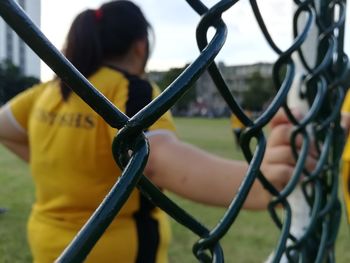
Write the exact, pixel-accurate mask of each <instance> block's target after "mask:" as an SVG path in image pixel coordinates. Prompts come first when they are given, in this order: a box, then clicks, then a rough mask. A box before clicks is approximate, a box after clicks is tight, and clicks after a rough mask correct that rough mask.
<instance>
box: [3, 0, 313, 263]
mask: <svg viewBox="0 0 350 263" xmlns="http://www.w3.org/2000/svg"><path fill="white" fill-rule="evenodd" d="M149 29H150V26H149V23H148V22H147V20H146V19H145V17H144V15H143V14H142V12H141V10H140V9H139V8H138V7H137V6H136V5H135V4H133V3H131V2H129V1H112V2H109V3H106V4H104V5H102V6H101V7H100V8H99V9H98V10H86V11H83V12H82V13H81V14H79V15H78V16H77V18H76V19H75V20H74V22H73V24H72V26H71V28H70V31H69V34H68V37H67V42H66V46H65V48H64V54H65V55H66V57H67V58H68V59H69V60H70V61H71V62H72V64H73V65H74V66H75V67H76V68H77V69H78V70H79V71H80V72H81V73H82V74H83V75H84V76H85V77H87V78H88V79H89V81H90V82H91V83H92V84H93V85H94V86H95V87H96V88H97V89H99V90H100V91H101V92H102V93H103V94H104V95H105V96H106V97H107V98H108V99H109V100H110V101H111V102H113V103H114V104H115V105H116V106H117V107H118V108H119V109H121V110H122V111H123V112H125V113H126V114H127V115H128V116H129V117H131V116H133V115H134V114H135V113H136V112H138V111H139V110H140V109H142V108H143V107H144V106H145V105H146V104H147V103H149V102H150V101H151V100H152V99H153V98H154V97H155V96H157V94H158V90H157V88H156V87H154V86H153V85H151V84H150V82H148V81H147V80H145V79H144V78H143V75H144V69H145V65H146V62H147V60H148V53H149V41H148V31H149ZM174 131H175V127H174V125H173V121H172V118H171V115H170V113H166V114H165V115H164V116H162V117H161V118H160V119H159V120H158V121H157V122H156V123H155V124H154V125H152V126H151V127H149V128H148V129H147V130H146V131H145V132H146V136H147V137H148V140H149V143H150V156H149V161H148V163H147V166H146V169H145V171H144V172H145V175H146V176H148V177H149V178H150V179H151V180H152V181H153V183H155V184H156V185H157V186H159V187H160V188H164V189H168V190H170V191H172V192H175V193H177V194H179V195H181V196H184V197H187V198H189V199H191V200H194V201H198V202H201V203H204V204H209V205H217V206H228V205H229V204H230V202H231V200H232V199H233V197H234V195H235V192H236V191H237V189H238V187H239V185H240V183H241V181H242V179H243V177H244V175H245V173H246V171H247V167H248V166H247V164H246V163H245V162H241V161H233V160H227V159H223V158H219V157H217V156H214V155H211V154H209V153H207V152H204V151H202V150H200V149H197V148H195V147H193V146H190V145H188V144H186V143H183V142H181V141H179V140H178V139H177V137H176V135H175V133H174ZM290 131H291V125H290V124H288V123H287V121H286V118H285V117H284V116H282V115H278V116H277V117H276V119H275V126H273V129H272V131H271V133H272V136H271V138H270V139H269V141H268V145H267V150H266V156H265V158H264V161H263V165H262V167H261V169H262V170H263V172H264V173H265V175H266V176H267V178H268V179H269V180H270V181H271V182H272V183H273V184H274V185H275V186H276V187H277V188H278V189H281V188H282V187H283V186H284V185H285V184H286V183H287V182H288V180H289V178H290V176H291V174H292V170H293V165H294V158H293V156H292V153H291V150H290V147H289V145H288V143H289V134H290ZM115 134H116V130H115V129H113V128H111V127H109V126H108V125H107V124H106V123H105V122H104V121H103V120H102V118H101V117H100V116H99V115H98V114H97V113H96V112H94V111H93V110H92V109H90V108H89V107H88V106H87V105H86V104H85V103H84V102H83V101H82V100H81V99H80V98H79V97H78V96H77V95H76V94H74V93H72V92H71V90H70V89H69V88H68V87H67V86H66V85H65V84H64V83H63V81H61V80H60V79H59V78H56V79H54V80H52V81H49V82H47V83H43V84H39V85H37V86H35V87H33V88H31V89H28V90H27V91H25V92H23V93H21V94H19V95H18V96H16V97H15V98H14V99H12V100H11V101H10V102H9V103H7V104H6V105H5V106H3V107H2V108H1V109H0V141H1V143H2V144H4V145H5V146H6V147H8V148H9V149H10V150H11V151H13V152H14V153H16V154H17V155H18V156H19V157H21V158H22V159H24V160H26V161H28V162H29V164H30V169H31V174H32V176H33V180H34V182H35V193H36V194H35V198H36V200H35V203H34V205H33V208H32V212H31V215H30V218H29V222H28V240H29V244H30V249H31V252H32V255H33V259H34V262H37V263H49V262H50V263H51V262H53V261H54V260H55V259H56V258H57V257H58V256H59V255H60V254H61V252H62V251H63V250H64V248H65V247H66V246H67V245H68V244H69V243H70V241H71V240H72V239H73V238H74V236H75V235H76V233H77V232H78V231H79V229H80V228H81V227H82V225H83V224H84V223H85V222H86V220H87V219H88V218H89V216H90V215H91V214H92V213H93V211H94V210H95V209H96V208H97V206H98V205H99V203H100V202H101V201H102V199H103V198H104V196H105V195H106V194H107V193H108V191H109V190H110V188H111V187H112V186H113V184H114V183H115V182H116V180H117V178H118V176H120V174H121V171H120V170H119V168H118V166H117V165H116V164H115V162H114V160H113V157H112V154H111V144H112V140H113V138H114V136H115ZM308 164H309V166H312V165H313V164H314V160H313V159H312V158H311V157H310V158H309V162H308ZM213 174H215V176H213ZM269 199H270V196H269V195H268V194H267V192H266V191H265V190H264V189H263V187H262V186H261V185H260V183H259V182H255V184H254V186H253V188H252V190H251V192H250V195H249V196H248V198H247V200H246V202H245V204H244V206H245V208H250V209H262V208H265V207H266V204H267V203H268V201H269ZM169 240H170V230H169V225H168V220H167V216H166V214H165V213H164V212H162V211H161V210H160V209H158V208H157V207H154V206H153V205H152V204H151V203H150V202H149V201H148V200H147V199H146V198H144V197H143V196H142V195H141V194H140V192H139V191H138V190H137V189H135V190H134V192H133V193H132V195H131V197H130V198H129V200H128V201H127V203H126V204H125V205H124V207H123V209H122V210H121V211H120V212H119V214H118V216H117V217H116V218H115V220H114V221H113V223H112V224H111V226H110V227H109V228H108V229H107V230H106V232H105V233H104V235H103V236H102V238H101V239H100V240H99V241H98V243H97V244H96V246H95V247H94V248H93V250H92V251H91V253H90V254H89V256H88V258H87V260H86V262H124V263H131V262H142V263H145V262H146V263H147V262H167V249H168V244H169Z"/></svg>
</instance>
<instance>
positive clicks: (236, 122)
mask: <svg viewBox="0 0 350 263" xmlns="http://www.w3.org/2000/svg"><path fill="white" fill-rule="evenodd" d="M230 121H231V128H232V129H243V128H244V127H245V125H244V124H243V123H242V122H241V121H240V120H239V119H238V118H237V116H236V115H235V114H231V117H230Z"/></svg>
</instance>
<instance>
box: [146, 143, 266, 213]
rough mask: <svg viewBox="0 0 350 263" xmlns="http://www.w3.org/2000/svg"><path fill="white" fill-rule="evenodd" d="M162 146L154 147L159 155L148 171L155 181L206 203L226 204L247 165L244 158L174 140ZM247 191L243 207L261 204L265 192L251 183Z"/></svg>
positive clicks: (263, 205) (173, 190)
mask: <svg viewBox="0 0 350 263" xmlns="http://www.w3.org/2000/svg"><path fill="white" fill-rule="evenodd" d="M163 146H164V147H158V149H156V150H157V151H158V152H157V156H158V157H157V158H159V159H158V160H157V162H156V163H155V165H156V166H154V167H153V168H154V169H153V171H152V173H150V179H151V180H152V181H153V182H154V183H155V184H157V185H158V186H159V187H162V188H165V189H168V190H169V191H172V192H174V193H176V194H178V195H180V196H182V197H185V198H188V199H191V200H193V201H196V202H200V203H204V204H208V205H214V206H225V207H227V206H228V205H229V204H230V203H231V202H232V200H233V198H234V197H235V195H236V194H237V191H238V188H239V186H240V184H241V182H242V181H243V179H244V176H245V174H246V171H247V168H248V165H247V164H246V163H245V162H241V161H232V160H227V159H223V158H220V157H217V156H214V155H212V154H209V153H207V152H205V151H202V150H200V149H198V148H196V147H193V146H191V145H188V144H185V143H182V142H179V141H177V140H174V141H172V142H171V143H167V144H164V145H163ZM170 149H171V150H170ZM151 153H152V146H151ZM151 158H152V154H151ZM250 192H251V193H250V194H249V196H248V198H247V200H246V202H245V204H244V207H245V208H249V209H262V208H265V207H266V204H267V200H268V195H267V193H266V191H265V190H264V189H263V188H262V187H261V185H260V184H259V183H258V182H256V183H254V185H253V187H252V189H251V191H250Z"/></svg>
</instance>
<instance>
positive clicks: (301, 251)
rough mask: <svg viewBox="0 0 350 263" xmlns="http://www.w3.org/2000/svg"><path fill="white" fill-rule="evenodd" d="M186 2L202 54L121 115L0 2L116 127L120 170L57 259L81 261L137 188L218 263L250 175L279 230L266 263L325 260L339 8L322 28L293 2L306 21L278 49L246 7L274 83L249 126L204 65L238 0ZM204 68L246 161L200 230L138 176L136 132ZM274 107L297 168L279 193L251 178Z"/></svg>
mask: <svg viewBox="0 0 350 263" xmlns="http://www.w3.org/2000/svg"><path fill="white" fill-rule="evenodd" d="M187 2H188V4H189V5H190V6H191V7H192V8H193V9H194V10H195V11H196V12H197V13H198V14H199V15H201V20H200V22H199V24H198V27H197V42H198V46H199V49H200V51H201V53H200V55H199V56H198V58H197V59H196V60H195V61H194V62H192V63H191V64H190V65H189V66H188V67H187V68H186V69H185V70H184V71H183V73H182V74H181V75H180V76H179V78H178V79H177V80H176V81H174V82H173V83H172V84H171V85H169V87H168V88H167V89H166V90H165V91H164V92H163V93H162V94H161V95H160V96H159V97H157V99H155V100H154V101H152V102H151V103H150V104H149V105H147V106H146V107H145V108H143V109H142V110H141V111H140V112H138V113H137V114H136V115H135V116H134V117H132V118H130V119H129V118H128V117H126V116H125V115H124V114H123V113H122V112H121V111H119V110H118V109H117V108H116V107H115V106H114V105H113V104H112V103H111V102H109V101H108V100H107V99H106V98H105V97H104V96H103V95H102V94H100V93H99V92H98V91H97V90H96V89H95V88H94V87H93V86H92V85H91V84H90V83H89V82H88V81H87V80H86V79H85V78H84V77H83V76H82V75H81V74H80V73H79V72H78V71H77V70H76V69H74V67H73V66H72V65H71V64H70V63H69V62H68V61H67V60H66V59H65V58H64V57H63V56H62V55H61V54H60V52H59V51H57V49H56V48H55V47H54V46H53V45H52V44H51V43H50V42H49V41H48V40H47V39H46V38H45V36H44V35H43V34H42V33H41V32H40V30H38V29H37V28H36V27H35V25H34V24H33V23H32V22H31V21H30V19H29V18H28V17H27V16H26V15H25V13H24V12H23V11H22V10H21V9H20V8H19V7H18V6H17V4H16V3H15V2H14V1H11V0H2V1H1V2H0V15H1V16H2V17H3V19H4V20H5V21H6V22H7V23H8V24H9V25H10V26H11V27H12V28H13V29H14V30H15V31H16V32H17V34H18V35H19V36H20V37H21V38H22V39H23V40H24V41H25V42H26V43H27V44H28V45H29V46H30V47H31V48H32V49H33V50H34V51H35V52H36V53H37V54H38V55H39V56H40V57H41V58H42V59H43V61H45V62H46V63H47V64H48V65H49V66H50V67H51V68H52V69H53V70H54V71H55V72H56V74H57V75H58V76H59V77H60V78H61V79H62V80H64V82H65V83H66V84H67V85H68V86H70V87H71V88H72V89H73V90H74V91H75V92H76V93H77V94H78V95H79V96H80V97H81V98H82V99H83V100H84V101H85V102H86V103H87V104H88V105H89V106H90V107H91V108H92V109H94V110H95V111H96V112H97V113H98V114H99V115H100V116H101V117H102V118H103V119H104V120H105V121H106V122H107V123H108V124H109V125H110V126H112V127H114V128H117V129H119V132H118V134H117V135H116V137H115V140H114V142H113V146H112V149H113V155H114V158H115V160H116V162H117V163H118V165H119V166H120V167H121V169H122V170H123V173H122V176H121V177H120V179H119V180H118V182H116V184H115V186H114V187H113V188H112V190H111V191H110V193H109V194H108V195H107V197H106V198H105V200H104V201H103V203H102V204H101V205H100V207H99V208H98V209H97V210H96V211H95V213H94V214H93V215H92V217H91V218H90V220H89V221H88V222H87V224H86V225H85V226H84V227H83V228H82V230H81V231H80V232H79V234H78V235H77V236H76V238H75V239H74V240H73V241H72V243H71V244H70V245H69V246H68V247H67V249H66V250H65V251H64V253H63V254H62V255H61V256H60V258H59V259H58V260H57V261H58V262H82V261H83V260H84V259H85V258H86V256H87V255H88V253H89V252H90V250H91V249H92V248H93V246H94V244H95V243H96V242H97V241H98V239H99V238H100V237H101V235H102V234H103V232H104V230H105V229H106V228H107V227H108V225H109V224H110V223H111V221H112V220H113V219H114V217H115V216H116V215H117V213H118V212H119V210H120V209H121V207H122V206H123V204H124V203H125V201H126V200H127V199H128V196H129V195H130V193H131V191H132V190H133V189H134V188H135V187H138V188H139V189H140V190H141V192H142V193H143V194H144V195H146V196H147V197H148V198H149V199H150V200H152V201H153V202H154V203H155V204H156V205H157V206H159V207H161V208H162V209H163V210H164V211H166V212H167V213H168V214H169V215H170V216H172V217H173V218H174V219H175V220H177V221H178V222H179V223H181V224H183V225H184V226H186V227H187V228H189V229H190V230H191V231H193V232H194V233H195V234H197V235H198V236H199V237H200V240H199V241H198V242H197V243H196V244H195V245H194V247H193V251H194V254H195V256H196V257H197V258H198V260H200V261H201V262H223V261H224V259H223V258H224V255H223V252H222V249H221V247H220V245H219V241H220V239H221V238H222V237H223V236H224V235H225V233H226V232H227V231H228V229H229V228H230V227H231V226H232V224H233V223H234V221H235V219H236V218H237V216H238V213H239V211H240V209H241V208H242V205H243V203H244V201H245V199H246V197H247V195H248V192H249V190H250V189H251V187H252V184H253V183H254V180H255V179H256V178H258V179H259V180H260V181H261V183H262V184H263V185H264V187H265V188H266V189H267V190H268V191H269V192H270V194H271V195H272V196H273V197H274V198H273V200H272V201H271V203H270V205H269V210H270V213H271V216H272V219H273V220H274V222H275V223H276V225H277V227H279V228H280V229H281V235H280V238H279V240H278V243H277V247H276V249H275V252H274V255H273V258H272V262H280V260H281V258H282V256H283V254H284V253H285V254H286V256H287V258H288V260H290V261H291V262H299V259H304V260H309V259H310V260H309V261H306V262H323V260H324V259H327V260H329V261H331V259H332V258H333V250H332V247H333V245H334V241H335V238H336V233H337V227H338V226H339V201H338V199H337V186H338V181H337V172H338V168H337V167H338V161H339V158H340V152H341V147H340V146H339V138H340V137H341V136H339V134H340V132H339V130H340V128H339V109H340V105H341V101H342V98H343V93H344V92H343V89H344V87H343V85H342V83H341V78H342V77H343V76H344V75H345V73H344V74H341V73H343V71H345V69H344V68H345V65H346V63H347V61H346V56H345V54H343V52H342V43H340V42H341V41H342V40H340V41H338V42H336V41H335V34H334V30H335V28H337V30H338V38H339V37H340V36H341V35H342V34H343V25H344V19H343V13H341V12H340V16H339V17H340V18H339V19H338V20H337V21H335V22H334V23H331V25H329V23H327V24H325V23H323V21H321V16H317V15H316V14H317V10H315V7H314V5H313V1H303V2H300V1H295V3H296V4H297V5H298V8H297V10H296V12H295V19H294V23H295V24H296V23H297V21H298V17H299V16H301V15H303V16H306V17H307V22H306V23H305V25H304V27H303V28H301V29H300V28H299V27H298V26H296V25H294V41H293V43H292V44H291V45H290V47H288V49H286V50H285V51H282V50H281V49H279V48H278V47H277V45H276V44H275V43H274V41H273V40H272V38H271V37H270V35H269V33H268V30H267V28H266V26H265V24H264V20H263V18H262V16H261V14H260V12H259V8H258V6H257V4H256V2H255V1H254V0H251V1H250V3H251V6H252V8H253V11H254V14H255V17H256V18H257V21H258V23H259V25H260V27H261V29H262V32H263V34H264V35H265V37H266V39H267V41H268V43H269V44H270V46H271V48H272V49H273V50H274V51H275V52H276V53H277V54H278V55H279V58H278V60H277V61H276V63H275V65H274V68H273V80H274V86H275V88H276V89H277V94H276V96H275V97H274V98H273V100H272V102H271V103H270V105H269V106H268V107H267V109H266V110H265V111H264V112H263V113H262V114H261V115H260V116H259V117H258V118H257V119H256V120H254V121H253V120H251V119H250V118H248V117H247V116H246V115H245V114H244V112H243V110H242V108H241V107H240V106H239V104H238V103H237V101H236V100H235V98H234V97H233V96H232V94H231V92H230V91H229V88H228V86H227V85H226V83H225V81H224V79H223V77H222V76H221V74H220V72H219V70H218V69H217V67H216V65H215V63H214V62H213V61H214V59H215V57H216V56H217V54H218V53H219V51H220V49H221V48H222V46H223V45H224V42H225V39H226V34H227V28H226V25H225V24H224V22H223V20H221V16H222V14H223V13H224V12H225V11H226V10H228V9H229V8H234V5H235V4H236V3H237V2H238V0H236V1H232V0H231V1H229V0H222V1H218V2H217V4H215V5H214V6H212V7H211V8H210V9H208V8H207V7H206V6H205V5H204V4H203V3H202V2H200V1H195V0H193V1H190V0H188V1H187ZM325 2H327V1H325ZM328 2H329V8H330V9H334V6H338V7H339V9H340V10H341V11H343V12H344V8H343V7H344V5H345V1H334V3H333V2H332V1H328ZM328 2H327V3H328ZM327 8H328V7H327ZM314 21H317V25H319V26H320V29H321V31H322V32H323V33H322V34H321V40H322V43H323V45H324V47H325V52H323V53H322V54H320V58H319V61H318V63H317V65H316V66H315V67H312V66H310V65H308V64H307V63H306V61H305V59H303V51H302V49H301V46H302V44H303V43H304V41H305V39H306V38H307V35H308V33H309V32H310V30H311V25H312V23H313V22H314ZM332 22H333V21H332ZM210 27H214V28H215V34H214V36H213V37H212V38H211V39H210V41H209V42H208V40H207V38H206V36H207V32H208V29H209V28H210ZM299 31H300V32H299ZM335 45H337V51H338V57H337V59H336V61H335V60H334V57H333V56H331V55H332V50H334V49H335ZM293 54H298V55H299V56H300V57H301V60H302V61H303V63H304V67H305V68H306V69H307V73H308V74H307V75H306V77H305V82H306V85H305V86H306V89H305V90H300V94H301V95H302V97H304V98H306V99H307V101H308V103H309V105H310V110H309V111H308V112H307V114H306V115H305V116H304V117H303V118H302V119H301V120H298V119H296V118H295V117H294V116H293V114H292V113H291V110H290V109H289V107H288V105H287V103H286V100H287V95H288V93H289V91H290V89H291V85H292V82H293V80H294V77H295V63H294V61H293V58H292V55H293ZM334 65H336V67H335V66H334ZM206 69H207V70H208V71H209V73H210V75H211V77H212V79H213V80H214V83H215V84H216V86H217V88H218V90H219V92H220V93H221V95H222V96H223V98H224V99H225V101H226V102H227V104H228V106H229V108H230V109H231V111H232V112H234V113H235V115H236V116H237V117H238V118H239V119H240V121H241V122H242V123H243V124H244V125H245V126H246V127H247V128H246V129H245V130H244V132H243V133H242V136H241V138H240V145H241V148H242V150H243V152H244V155H245V158H246V159H247V161H248V162H249V169H248V171H247V174H246V177H245V180H244V181H243V182H242V185H241V187H240V190H239V192H238V193H237V195H236V196H235V198H234V200H233V201H232V203H231V205H230V206H229V208H228V209H227V211H226V213H225V214H224V216H223V218H222V219H221V220H220V223H218V224H217V225H216V226H215V227H214V228H213V229H212V230H209V229H207V228H206V227H205V226H203V225H202V224H201V223H199V222H198V221H197V220H196V219H194V218H193V217H192V216H191V215H189V214H188V213H187V212H185V211H184V210H183V209H181V207H178V206H177V205H176V204H175V203H174V202H172V201H171V200H170V199H168V198H167V197H166V196H165V195H164V194H163V193H162V192H160V191H159V190H158V189H157V188H156V187H155V186H154V185H153V184H152V183H151V182H150V181H149V180H148V179H147V178H146V177H145V176H143V175H142V173H143V170H144V167H145V164H146V162H147V157H148V153H149V147H148V143H147V140H146V139H145V136H144V134H143V130H144V129H146V128H147V127H149V126H150V125H151V124H153V123H154V122H155V121H156V120H157V119H158V118H159V117H160V116H161V115H163V114H164V113H165V112H166V111H167V110H169V109H170V107H171V106H173V105H174V103H176V101H177V100H178V99H179V98H180V97H181V96H182V95H183V94H184V93H185V92H186V91H187V90H188V89H189V87H190V86H191V84H193V83H194V81H196V80H197V79H198V78H199V77H200V75H201V74H202V73H203V72H204V71H205V70H206ZM321 105H322V107H321ZM281 107H283V108H284V110H285V112H286V113H287V116H288V117H289V120H290V121H291V122H292V123H293V124H294V125H295V130H294V133H293V134H292V139H291V144H292V151H293V153H294V156H295V161H296V167H295V169H294V172H293V174H294V176H293V177H292V179H291V181H290V182H289V183H288V184H287V185H286V186H285V187H284V188H283V189H282V191H279V190H280V189H277V188H275V187H274V186H273V184H271V182H269V180H267V179H266V177H265V176H264V175H263V173H261V172H260V166H261V163H262V161H263V158H264V151H265V147H266V140H265V136H264V133H263V128H264V127H265V126H266V125H267V123H269V122H270V121H271V119H272V118H273V116H274V115H275V114H276V113H277V111H278V110H279V109H280V108H281ZM307 126H312V131H313V133H314V140H315V142H314V143H315V145H316V148H317V152H318V157H319V158H318V160H319V161H318V163H317V165H316V168H315V169H314V170H312V171H309V170H308V169H306V168H305V164H306V162H307V160H306V159H307V153H308V152H309V147H310V144H311V143H313V142H311V140H310V136H309V135H308V133H307V132H306V127H307ZM300 136H301V137H302V145H301V148H300V147H298V146H297V143H296V142H297V138H299V137H300ZM252 140H255V141H256V142H257V143H256V146H255V147H254V149H251V146H250V145H251V141H252ZM130 150H131V151H130ZM130 152H132V154H131V155H129V153H130ZM262 168H263V167H262ZM262 172H264V169H262ZM302 175H304V178H302ZM300 180H302V186H303V189H304V192H303V193H304V196H305V199H306V200H307V202H308V204H309V206H310V210H311V215H310V223H309V225H308V226H307V229H306V230H305V232H304V234H303V235H302V236H301V237H295V236H294V235H293V234H292V233H291V231H290V230H291V225H292V220H291V219H292V213H293V211H292V209H291V207H290V204H289V202H288V200H287V197H288V196H289V195H290V194H291V193H292V192H293V189H295V187H296V186H297V185H298V184H299V182H300ZM310 189H311V190H310ZM277 207H282V209H283V211H284V216H283V220H282V219H281V218H280V217H279V216H278V213H277V212H276V208H277ZM290 241H291V242H290ZM310 250H311V252H310V253H309V251H310ZM310 257H311V258H312V259H311V258H310Z"/></svg>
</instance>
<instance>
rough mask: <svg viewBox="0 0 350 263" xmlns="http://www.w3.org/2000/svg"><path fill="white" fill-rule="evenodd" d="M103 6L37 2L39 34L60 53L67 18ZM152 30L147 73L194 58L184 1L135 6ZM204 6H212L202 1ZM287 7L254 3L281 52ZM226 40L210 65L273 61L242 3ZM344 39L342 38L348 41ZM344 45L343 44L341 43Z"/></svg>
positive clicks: (192, 16)
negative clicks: (215, 62)
mask: <svg viewBox="0 0 350 263" xmlns="http://www.w3.org/2000/svg"><path fill="white" fill-rule="evenodd" d="M104 2H106V1H103V0H59V1H42V21H41V27H42V30H43V32H44V33H45V34H46V36H47V37H48V38H49V40H50V41H51V42H53V44H54V45H55V46H56V47H57V48H59V49H61V47H62V45H63V42H64V39H65V36H66V33H67V31H68V28H69V26H70V24H71V22H72V20H73V18H74V17H75V16H76V14H78V13H79V12H80V11H82V10H84V9H86V8H98V6H100V5H101V4H102V3H104ZM134 2H135V3H137V4H138V5H139V6H140V7H141V9H142V10H143V11H144V13H145V15H146V17H147V19H148V20H149V21H150V23H151V24H152V26H153V28H154V31H155V36H156V41H155V47H154V50H153V53H152V56H151V58H150V61H149V64H148V69H153V70H154V69H160V70H162V69H167V68H170V67H176V66H183V65H184V64H186V63H189V62H191V61H193V60H194V59H195V58H196V57H197V56H198V54H199V51H198V48H197V45H196V39H195V30H196V25H197V24H198V22H199V19H200V17H199V16H198V15H197V14H196V13H195V12H194V11H193V10H192V9H191V8H190V7H189V6H188V4H187V3H186V1H185V0H135V1H134ZM203 2H204V3H206V4H207V5H208V6H211V5H213V4H215V3H216V2H217V1H216V0H205V1H203ZM292 2H293V1H291V0H290V1H286V0H260V1H259V0H258V4H259V7H260V8H261V12H262V14H263V16H264V17H265V18H266V24H267V26H268V28H269V30H270V32H271V34H272V36H273V37H274V39H275V41H276V42H277V43H278V45H279V46H280V47H281V48H282V49H285V48H287V47H288V45H289V44H290V41H291V34H292V33H291V29H292V24H291V21H292ZM224 20H225V22H226V23H227V25H228V38H227V40H226V43H225V46H224V48H223V49H222V51H221V52H220V55H219V56H218V57H217V59H216V61H223V62H225V64H228V65H237V64H250V63H255V62H272V61H274V60H275V59H276V55H275V54H274V53H273V52H272V50H271V49H270V47H269V46H268V45H267V44H266V41H265V39H264V37H263V36H262V33H261V31H260V29H259V28H258V25H257V22H256V20H255V18H254V16H253V14H252V10H251V8H250V5H249V1H248V0H241V1H238V3H237V4H235V6H234V7H233V8H231V9H230V10H229V11H227V12H226V13H225V15H224ZM348 35H349V34H347V37H348ZM346 43H348V41H346ZM49 77H50V70H49V69H48V68H46V67H43V69H42V78H43V79H47V78H49Z"/></svg>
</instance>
